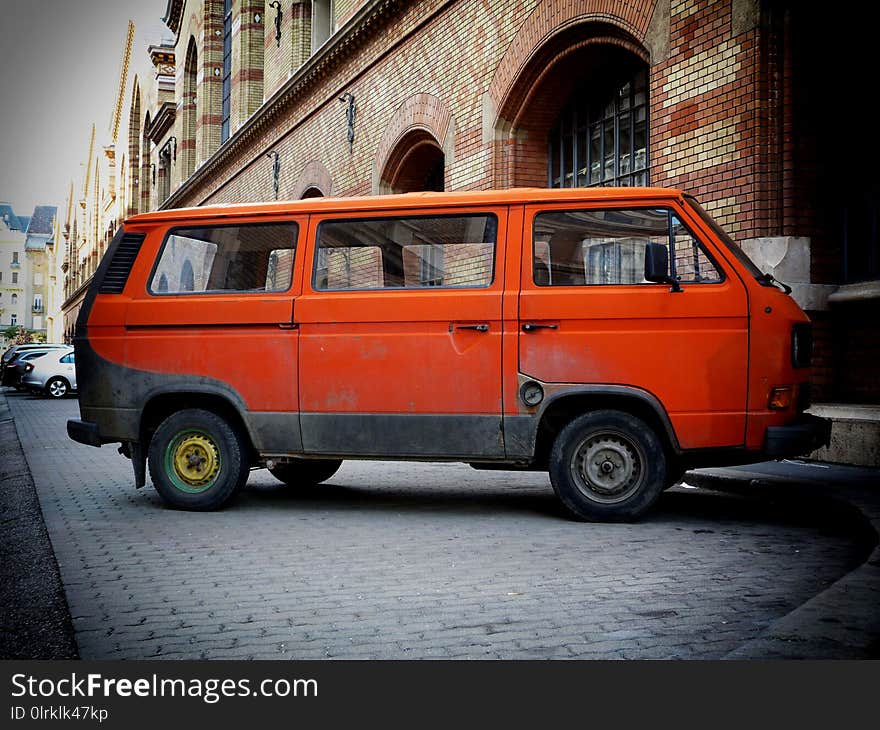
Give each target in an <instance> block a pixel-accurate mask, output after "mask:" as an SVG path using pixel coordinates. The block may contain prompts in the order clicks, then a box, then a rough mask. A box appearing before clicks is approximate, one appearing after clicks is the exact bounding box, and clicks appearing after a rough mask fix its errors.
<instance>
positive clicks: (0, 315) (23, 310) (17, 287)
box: [0, 203, 57, 346]
mask: <svg viewBox="0 0 880 730" xmlns="http://www.w3.org/2000/svg"><path fill="white" fill-rule="evenodd" d="M56 212H57V209H56V207H55V206H51V205H38V206H37V207H36V208H34V211H33V214H32V215H31V216H29V217H22V216H17V215H15V212H14V211H13V209H12V206H11V205H9V204H8V203H0V330H6V329H7V328H10V327H23V328H24V329H26V330H28V331H29V332H30V333H31V334H32V336H34V337H35V338H37V339H46V338H47V331H46V315H47V312H48V309H47V306H48V291H49V274H50V271H51V269H50V262H49V254H48V253H47V247H48V250H51V248H52V246H53V243H54V242H53V231H54V227H55V219H56ZM4 345H6V338H5V337H4V336H3V335H2V334H0V346H4Z"/></svg>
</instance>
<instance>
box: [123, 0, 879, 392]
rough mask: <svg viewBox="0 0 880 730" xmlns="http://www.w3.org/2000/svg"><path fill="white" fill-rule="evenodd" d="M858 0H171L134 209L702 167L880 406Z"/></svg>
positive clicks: (546, 182)
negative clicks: (816, 0) (826, 2)
mask: <svg viewBox="0 0 880 730" xmlns="http://www.w3.org/2000/svg"><path fill="white" fill-rule="evenodd" d="M814 5H815V7H814ZM857 10H858V6H857V5H856V4H855V3H852V2H850V1H849V0H843V2H842V3H838V4H835V6H834V9H833V12H831V11H829V9H828V8H827V6H822V5H817V4H813V3H799V2H795V1H794V0H628V1H626V2H624V1H623V0H282V1H281V2H274V3H271V2H264V1H263V0H169V1H168V4H167V9H166V14H165V18H164V20H165V23H166V25H167V27H168V29H170V32H171V34H170V37H169V39H168V40H165V41H163V42H162V44H160V46H154V47H151V48H150V49H149V56H150V58H151V60H152V65H151V67H152V68H153V69H154V74H153V78H152V80H151V81H150V84H148V85H146V84H144V83H143V82H144V79H143V78H141V80H140V81H138V82H135V84H134V86H133V87H132V92H131V95H130V97H129V98H128V102H127V103H128V106H127V118H128V123H129V131H128V132H127V139H128V148H127V151H126V155H125V157H126V162H125V163H124V164H123V166H122V169H121V172H120V176H121V178H122V179H123V185H122V187H121V190H122V191H123V194H124V196H125V199H126V205H125V209H126V211H127V212H128V213H133V212H136V211H142V210H147V209H155V208H158V207H166V208H167V207H181V206H189V205H202V204H206V203H215V202H239V201H250V200H260V199H273V198H279V199H291V198H300V197H307V196H314V195H375V194H381V193H385V192H390V191H413V190H423V189H433V190H442V189H447V190H453V189H481V188H491V187H496V188H503V187H510V186H542V187H543V186H574V185H579V186H586V185H640V184H651V185H660V186H676V187H681V188H684V189H686V190H688V191H689V192H692V193H694V194H695V195H697V196H698V198H699V199H700V200H701V201H702V202H703V204H704V205H705V207H706V208H707V209H708V210H709V211H710V212H712V213H713V215H714V216H715V217H716V218H717V220H718V221H719V222H720V223H721V225H722V226H723V227H724V228H725V229H726V230H727V231H728V232H730V233H731V234H732V235H733V236H734V237H735V238H736V239H737V241H738V242H739V243H740V245H742V246H743V248H744V249H746V250H747V251H748V252H749V254H750V255H751V256H752V257H753V258H754V259H755V260H756V262H757V263H758V265H759V266H760V267H761V268H762V269H763V270H765V271H767V270H769V271H771V272H772V273H774V274H775V275H776V276H777V277H778V278H779V279H781V280H783V281H786V282H787V283H789V284H790V285H792V286H793V288H794V296H795V297H796V298H797V299H798V301H799V302H800V303H801V305H802V306H803V307H804V308H805V309H807V310H808V311H809V313H810V315H811V317H812V319H813V321H814V323H815V330H816V360H815V361H816V369H815V399H816V400H817V401H824V402H837V403H847V404H865V405H872V404H873V405H877V404H880V345H878V342H880V338H878V322H880V316H878V315H880V242H878V237H880V232H878V225H877V224H878V201H880V189H878V186H877V184H876V182H874V180H873V178H874V175H873V170H874V168H875V164H874V163H876V162H877V158H878V154H880V153H878V150H877V146H875V145H873V144H871V142H870V139H871V137H870V132H869V124H870V123H871V120H870V115H868V114H865V113H864V112H859V111H858V109H859V108H861V107H862V106H863V104H862V103H861V102H860V100H861V97H862V95H863V94H862V93H861V92H862V91H863V88H864V82H863V81H862V72H860V71H859V69H862V70H864V69H868V68H871V67H872V58H871V57H870V55H869V54H870V48H871V43H870V41H871V40H872V39H871V38H869V35H868V34H869V31H868V30H867V24H860V23H859V22H858V20H857V18H858V15H859V13H858V12H856V11H857ZM843 38H846V41H845V42H843V41H842V39H843ZM832 44H833V52H830V51H826V49H829V48H830V46H831V45H832ZM148 86H149V88H148Z"/></svg>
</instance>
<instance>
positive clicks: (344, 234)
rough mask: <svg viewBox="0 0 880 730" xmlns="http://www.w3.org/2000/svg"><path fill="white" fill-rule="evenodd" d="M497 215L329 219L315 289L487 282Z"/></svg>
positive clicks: (320, 241) (320, 231)
mask: <svg viewBox="0 0 880 730" xmlns="http://www.w3.org/2000/svg"><path fill="white" fill-rule="evenodd" d="M497 232H498V220H497V218H496V217H495V216H494V215H491V214H483V213H481V214H475V215H458V216H430V217H429V216H418V217H406V218H404V217H396V218H370V219H358V220H351V219H348V220H338V221H325V222H323V223H321V225H320V226H319V227H318V244H317V253H316V256H315V272H314V277H313V279H312V282H313V285H314V288H315V289H316V290H334V289H421V288H427V287H443V288H453V287H486V286H489V285H490V284H491V283H492V277H493V267H494V260H495V241H496V238H497Z"/></svg>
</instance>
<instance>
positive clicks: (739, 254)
mask: <svg viewBox="0 0 880 730" xmlns="http://www.w3.org/2000/svg"><path fill="white" fill-rule="evenodd" d="M685 198H687V200H688V202H689V203H690V205H691V208H693V209H694V211H695V212H696V213H697V214H698V215H699V216H700V218H702V219H703V220H704V221H705V222H706V224H707V225H708V226H709V227H710V228H711V229H712V231H713V232H714V233H715V235H716V236H718V238H719V239H720V241H721V242H722V243H723V244H724V245H725V246H726V247H727V249H728V250H729V251H730V253H732V254H733V255H734V256H736V258H737V259H738V260H739V262H740V263H741V264H742V265H743V266H745V267H746V269H748V271H749V273H750V274H751V275H752V276H754V277H755V278H756V279H757V280H758V281H759V282H760V283H761V284H764V285H765V286H772V283H771V282H770V281H768V280H767V277H766V276H765V274H764V273H763V272H762V271H761V270H760V269H759V268H758V267H757V266H755V262H754V261H752V260H751V259H750V258H749V257H748V254H746V252H745V251H743V250H742V249H741V248H740V247H739V246H737V245H736V243H735V242H734V240H733V239H732V238H731V237H730V235H729V234H728V233H727V232H726V231H725V230H724V229H723V228H722V227H721V226H719V225H718V224H717V223H716V222H715V220H714V219H713V218H712V216H711V215H709V213H708V212H707V211H706V210H705V209H704V208H703V206H702V205H700V204H699V203H698V202H697V199H696V198H695V197H694V196H693V195H685Z"/></svg>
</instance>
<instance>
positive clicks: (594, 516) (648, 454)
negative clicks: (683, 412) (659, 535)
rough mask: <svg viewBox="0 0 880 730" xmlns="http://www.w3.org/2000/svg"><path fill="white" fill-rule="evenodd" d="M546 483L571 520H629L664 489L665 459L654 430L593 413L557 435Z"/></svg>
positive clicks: (616, 415) (620, 416) (618, 414)
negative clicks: (571, 516)
mask: <svg viewBox="0 0 880 730" xmlns="http://www.w3.org/2000/svg"><path fill="white" fill-rule="evenodd" d="M550 482H551V483H552V484H553V489H554V490H555V492H556V494H557V496H558V497H559V499H560V500H561V501H562V503H563V505H564V506H565V508H566V509H567V510H568V511H569V512H570V513H571V514H572V515H573V516H574V517H576V518H577V519H581V520H591V521H596V522H625V521H630V520H635V519H637V518H638V517H640V516H641V515H642V514H644V513H645V511H646V510H648V509H649V508H650V507H651V505H653V504H654V502H655V501H656V500H657V497H658V496H659V495H660V492H662V491H663V488H664V487H665V486H666V455H665V453H664V450H663V445H662V444H661V442H660V439H659V438H658V437H657V434H656V433H655V432H654V430H653V429H652V428H651V427H650V426H648V425H647V424H646V423H645V422H644V421H642V420H641V419H639V418H636V417H635V416H632V415H630V414H629V413H623V412H622V411H611V410H606V411H593V412H592V413H587V414H586V415H583V416H579V417H578V418H576V419H574V420H573V421H572V422H571V423H569V424H568V425H567V426H566V427H565V428H563V429H562V431H560V433H559V435H558V436H557V437H556V441H555V442H554V444H553V449H552V450H551V453H550Z"/></svg>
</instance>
